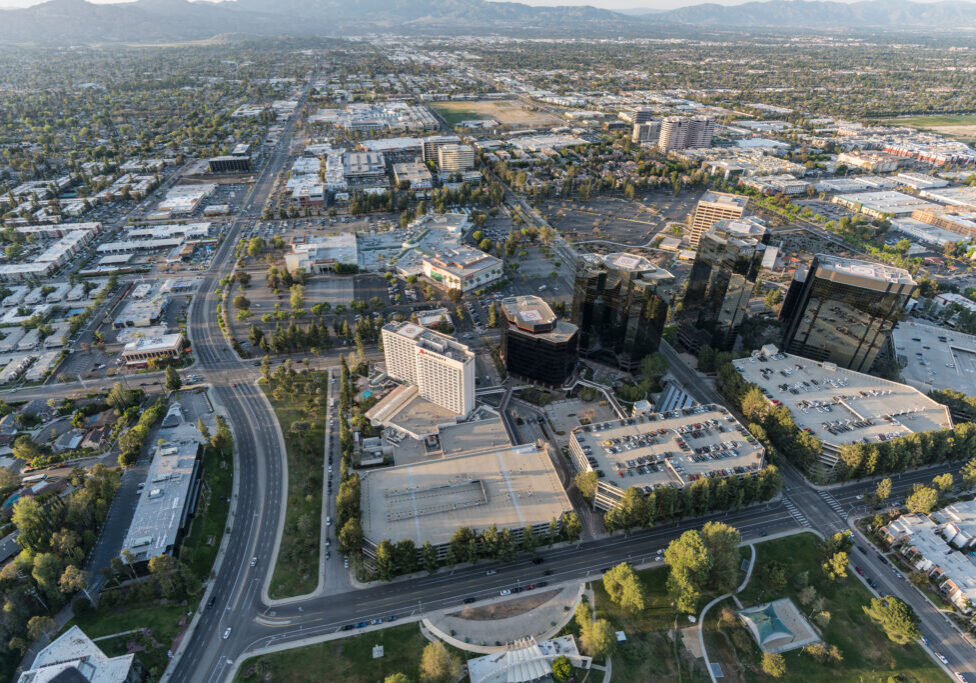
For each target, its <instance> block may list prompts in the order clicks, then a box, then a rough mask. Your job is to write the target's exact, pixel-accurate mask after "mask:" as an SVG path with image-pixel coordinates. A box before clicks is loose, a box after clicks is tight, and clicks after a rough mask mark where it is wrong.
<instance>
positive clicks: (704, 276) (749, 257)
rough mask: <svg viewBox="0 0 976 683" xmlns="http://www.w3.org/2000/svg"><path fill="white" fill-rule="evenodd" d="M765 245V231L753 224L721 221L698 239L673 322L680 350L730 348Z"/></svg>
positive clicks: (751, 220)
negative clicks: (708, 347)
mask: <svg viewBox="0 0 976 683" xmlns="http://www.w3.org/2000/svg"><path fill="white" fill-rule="evenodd" d="M768 243H769V231H768V230H767V229H766V226H765V225H764V224H763V223H762V221H760V220H758V219H755V218H735V219H726V220H720V221H718V222H716V223H715V224H714V225H713V226H712V227H711V228H709V229H708V230H707V231H706V232H705V233H704V234H702V236H701V239H700V240H699V242H698V253H697V254H696V255H695V263H694V265H693V266H692V267H691V274H690V275H689V276H688V288H687V289H686V290H685V295H684V298H683V299H682V303H681V311H680V313H679V314H678V315H677V316H676V317H677V321H678V337H679V339H681V343H682V344H684V345H685V346H686V347H688V348H690V349H692V350H695V351H697V350H698V349H699V348H701V346H702V345H703V344H709V345H710V346H712V347H714V348H717V349H731V348H732V345H733V344H734V343H735V335H736V332H737V331H738V329H739V325H741V324H742V321H743V320H745V318H746V316H747V315H748V312H749V299H750V298H752V290H753V288H754V287H755V285H756V277H757V276H758V274H759V267H760V265H761V264H762V259H763V254H764V253H765V250H766V245H767V244H768Z"/></svg>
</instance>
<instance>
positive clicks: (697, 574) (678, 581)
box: [664, 530, 712, 614]
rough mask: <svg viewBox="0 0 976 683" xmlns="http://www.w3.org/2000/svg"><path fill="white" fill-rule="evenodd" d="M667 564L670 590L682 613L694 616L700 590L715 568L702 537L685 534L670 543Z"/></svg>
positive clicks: (691, 531) (666, 557)
mask: <svg viewBox="0 0 976 683" xmlns="http://www.w3.org/2000/svg"><path fill="white" fill-rule="evenodd" d="M664 562H665V564H667V565H668V567H669V568H670V571H669V572H668V580H667V589H668V594H669V595H670V597H671V600H672V601H673V602H674V603H675V606H676V607H677V609H678V611H679V612H686V613H688V614H692V613H694V612H695V611H696V609H697V607H698V600H699V599H700V598H701V587H702V585H703V584H704V583H705V581H706V580H707V578H708V575H709V572H710V571H711V569H712V558H711V556H710V555H709V553H708V548H707V547H706V546H705V542H704V541H703V540H702V536H701V534H700V533H699V532H697V531H695V530H689V531H686V532H684V533H683V534H682V535H681V536H680V537H679V538H676V539H675V540H673V541H671V543H669V544H668V547H667V550H665V551H664Z"/></svg>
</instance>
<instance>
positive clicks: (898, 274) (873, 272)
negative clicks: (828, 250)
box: [817, 254, 915, 285]
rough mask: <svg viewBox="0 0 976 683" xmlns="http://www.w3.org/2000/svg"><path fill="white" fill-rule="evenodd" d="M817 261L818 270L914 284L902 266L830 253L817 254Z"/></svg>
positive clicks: (879, 280)
mask: <svg viewBox="0 0 976 683" xmlns="http://www.w3.org/2000/svg"><path fill="white" fill-rule="evenodd" d="M817 263H818V264H819V267H820V270H822V271H827V272H835V273H838V274H840V275H847V276H853V277H858V278H864V279H868V280H877V281H878V282H892V283H897V284H903V285H914V284H915V279H914V278H912V274H911V273H909V272H908V271H907V270H905V269H904V268H896V267H894V266H887V265H884V264H883V263H874V262H872V261H861V260H860V259H850V258H844V257H842V256H831V255H830V254H817Z"/></svg>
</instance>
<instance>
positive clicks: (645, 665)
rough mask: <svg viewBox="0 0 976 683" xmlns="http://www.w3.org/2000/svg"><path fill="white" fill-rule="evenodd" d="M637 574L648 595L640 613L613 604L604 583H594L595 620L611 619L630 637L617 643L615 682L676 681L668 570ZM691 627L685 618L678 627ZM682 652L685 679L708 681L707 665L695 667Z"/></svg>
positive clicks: (681, 619) (647, 570)
mask: <svg viewBox="0 0 976 683" xmlns="http://www.w3.org/2000/svg"><path fill="white" fill-rule="evenodd" d="M637 575H638V576H639V577H640V579H641V583H643V585H644V592H645V594H646V595H647V606H646V608H645V609H644V611H643V612H641V613H640V614H631V613H630V612H628V611H626V610H623V609H621V608H620V607H619V606H617V605H615V604H614V603H613V602H611V601H610V598H609V596H608V595H607V593H606V591H605V590H603V582H602V581H594V582H593V583H592V584H591V586H592V588H593V594H594V597H595V598H596V617H597V618H598V619H599V618H605V619H608V620H609V621H610V623H611V624H613V627H614V630H615V631H623V632H624V633H626V634H627V642H625V643H618V647H617V652H616V653H615V654H614V655H613V658H612V659H613V680H614V683H642V682H643V681H673V680H677V678H678V666H677V663H676V661H675V653H674V641H673V639H672V638H671V637H670V636H669V635H668V631H669V630H671V629H672V628H674V616H675V614H674V610H672V609H671V601H670V599H669V598H668V594H667V588H666V586H665V582H666V581H667V578H668V569H667V568H666V567H660V568H656V569H645V570H643V571H639V572H637ZM574 623H575V622H574ZM688 625H689V622H688V619H687V618H686V617H683V616H682V617H679V619H678V627H679V628H684V627H685V626H688ZM679 653H680V655H681V677H682V680H691V681H707V680H708V674H707V673H706V672H705V668H704V666H702V665H701V664H700V663H699V664H698V665H697V666H696V665H695V662H694V661H693V660H692V658H691V657H690V655H689V653H688V652H687V650H684V649H683V648H679Z"/></svg>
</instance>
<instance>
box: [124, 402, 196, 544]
mask: <svg viewBox="0 0 976 683" xmlns="http://www.w3.org/2000/svg"><path fill="white" fill-rule="evenodd" d="M173 415H175V416H177V420H178V423H177V425H176V426H174V427H173V428H172V429H165V428H164V429H161V430H160V432H159V438H160V439H163V443H162V444H161V445H157V446H155V453H154V457H153V460H152V464H151V465H150V466H149V474H148V475H147V477H146V481H145V484H146V486H145V488H144V489H143V491H142V493H141V494H139V501H138V503H137V504H136V509H135V513H134V514H133V517H132V523H131V524H130V525H129V531H128V533H127V534H126V536H125V541H124V542H123V543H122V547H123V548H124V549H128V550H129V552H131V553H132V554H133V555H134V556H135V559H136V561H143V560H148V559H150V558H153V557H155V556H157V555H162V554H164V553H166V552H168V550H169V549H170V548H171V547H172V546H173V545H174V544H175V543H176V536H177V535H178V534H179V531H180V529H181V528H182V526H183V523H184V521H185V516H186V514H187V504H188V502H189V501H190V500H191V499H192V498H193V496H194V493H195V492H194V488H195V487H196V486H197V485H198V483H197V480H196V472H197V467H198V457H197V450H198V448H199V446H200V444H201V443H202V437H200V433H199V432H198V431H197V429H196V426H195V425H192V424H187V423H184V422H183V416H182V412H181V409H180V404H179V403H173V404H171V405H170V409H169V412H168V413H167V418H170V417H171V416H173ZM163 422H164V426H165V424H166V422H167V420H166V418H164V420H163Z"/></svg>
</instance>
